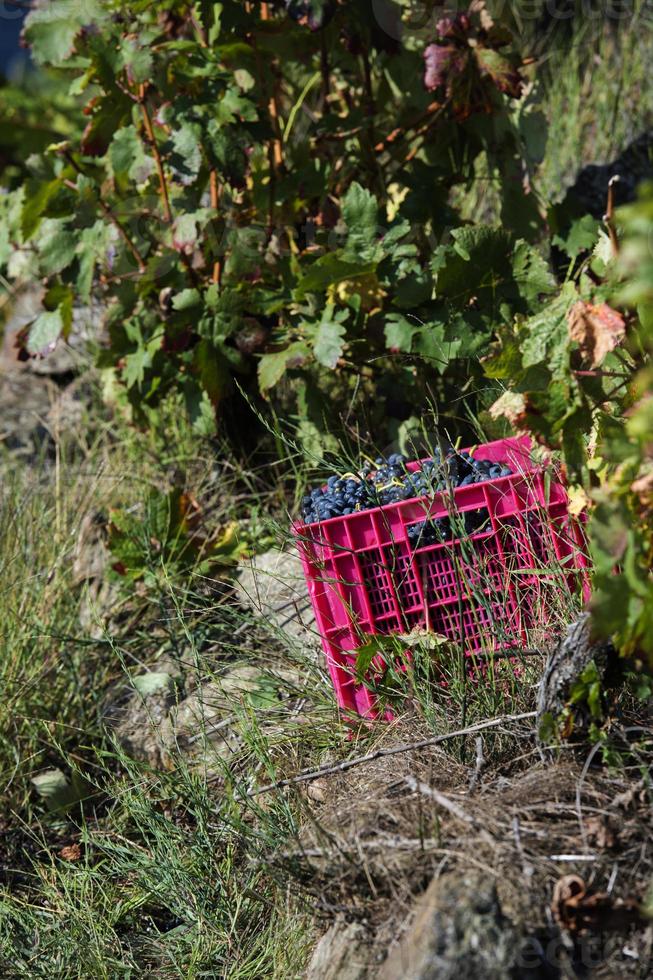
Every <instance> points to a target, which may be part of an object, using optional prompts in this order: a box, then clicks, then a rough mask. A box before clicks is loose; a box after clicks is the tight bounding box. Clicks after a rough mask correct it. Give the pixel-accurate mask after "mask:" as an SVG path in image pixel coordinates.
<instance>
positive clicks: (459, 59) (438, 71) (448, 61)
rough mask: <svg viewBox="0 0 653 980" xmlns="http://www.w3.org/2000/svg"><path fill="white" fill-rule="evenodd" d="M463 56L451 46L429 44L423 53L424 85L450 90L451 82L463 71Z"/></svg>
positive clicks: (428, 87) (431, 89)
mask: <svg viewBox="0 0 653 980" xmlns="http://www.w3.org/2000/svg"><path fill="white" fill-rule="evenodd" d="M465 60H466V59H465V55H464V53H463V52H462V51H460V50H459V49H458V48H456V47H454V46H453V45H442V44H429V46H428V47H427V48H426V50H425V51H424V68H425V70H424V85H425V87H426V88H427V89H428V90H429V91H430V92H432V91H433V90H434V89H436V88H447V89H448V90H450V89H451V86H452V82H453V81H454V80H455V77H456V76H457V75H460V73H461V72H462V71H463V69H464V62H465Z"/></svg>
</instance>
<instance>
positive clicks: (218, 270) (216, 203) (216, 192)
mask: <svg viewBox="0 0 653 980" xmlns="http://www.w3.org/2000/svg"><path fill="white" fill-rule="evenodd" d="M209 184H210V188H211V207H212V208H213V210H214V211H215V212H216V213H217V211H218V210H219V208H220V186H219V184H218V175H217V172H216V171H215V170H211V172H210V174H209ZM212 279H213V282H214V283H215V284H216V285H218V286H219V285H220V283H221V281H222V262H221V261H220V259H216V260H215V262H214V263H213V276H212Z"/></svg>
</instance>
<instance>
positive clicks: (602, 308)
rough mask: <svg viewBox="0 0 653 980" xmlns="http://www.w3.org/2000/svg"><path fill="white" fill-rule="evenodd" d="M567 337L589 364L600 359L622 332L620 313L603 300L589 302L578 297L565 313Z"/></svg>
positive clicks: (601, 361)
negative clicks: (594, 302) (596, 302)
mask: <svg viewBox="0 0 653 980" xmlns="http://www.w3.org/2000/svg"><path fill="white" fill-rule="evenodd" d="M567 323H568V326H569V337H570V338H571V340H575V341H576V342H577V344H578V346H579V347H580V352H581V354H582V355H583V357H584V358H585V359H586V360H588V361H589V362H590V363H591V365H592V367H598V366H599V365H600V364H602V363H603V361H604V360H605V358H606V356H607V355H608V354H609V353H610V351H612V350H614V349H615V347H617V346H618V345H619V344H620V343H621V341H622V340H623V339H624V336H625V334H626V324H625V321H624V318H623V317H622V315H621V313H618V312H617V311H616V310H613V309H612V307H611V306H608V304H607V303H601V304H600V305H599V306H592V304H591V303H585V302H584V301H583V300H579V301H578V302H577V303H574V305H573V306H572V308H571V309H570V310H569V313H568V314H567Z"/></svg>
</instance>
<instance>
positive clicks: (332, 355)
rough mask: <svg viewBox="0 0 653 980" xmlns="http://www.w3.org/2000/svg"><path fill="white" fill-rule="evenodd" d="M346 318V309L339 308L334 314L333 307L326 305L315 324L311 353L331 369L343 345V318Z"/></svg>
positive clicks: (335, 363) (337, 359)
mask: <svg viewBox="0 0 653 980" xmlns="http://www.w3.org/2000/svg"><path fill="white" fill-rule="evenodd" d="M346 318H347V311H346V310H339V311H338V312H337V313H336V314H335V315H334V313H333V307H332V306H327V308H326V310H325V311H324V315H323V317H322V319H321V321H320V323H319V324H318V326H317V330H316V332H315V339H314V341H313V353H314V354H315V359H316V360H317V362H318V364H322V365H323V366H324V367H327V368H331V370H333V369H334V368H335V367H336V365H337V363H338V361H339V360H340V358H341V357H342V351H343V348H344V346H345V334H346V330H345V327H344V326H343V320H345V319H346Z"/></svg>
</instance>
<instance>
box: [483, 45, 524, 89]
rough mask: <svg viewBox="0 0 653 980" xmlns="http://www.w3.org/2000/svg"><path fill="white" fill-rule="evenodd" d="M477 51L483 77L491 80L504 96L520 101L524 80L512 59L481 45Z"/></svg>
mask: <svg viewBox="0 0 653 980" xmlns="http://www.w3.org/2000/svg"><path fill="white" fill-rule="evenodd" d="M475 51H476V60H477V62H478V67H479V69H480V72H481V75H484V76H487V77H488V78H490V79H491V80H492V82H493V84H494V85H495V86H496V88H498V90H499V91H500V92H503V93H504V95H509V96H511V97H512V98H513V99H518V98H519V96H520V95H521V92H522V86H523V79H522V77H521V75H520V74H519V70H518V69H517V67H516V66H515V65H514V64H513V62H512V61H511V60H510V58H508V57H507V56H506V55H503V54H500V53H499V51H495V50H494V48H486V47H483V46H481V45H479V46H478V47H477V48H476V49H475Z"/></svg>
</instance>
